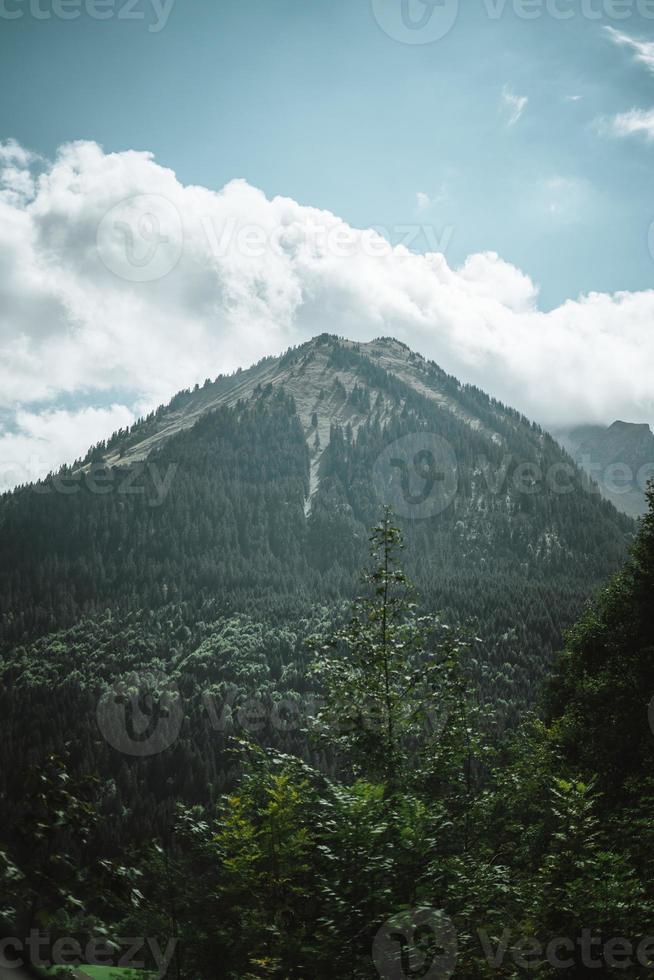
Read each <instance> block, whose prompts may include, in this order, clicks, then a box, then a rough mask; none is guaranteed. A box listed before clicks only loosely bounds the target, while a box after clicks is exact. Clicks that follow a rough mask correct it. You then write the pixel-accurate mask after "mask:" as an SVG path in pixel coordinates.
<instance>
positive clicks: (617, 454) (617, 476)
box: [558, 420, 654, 517]
mask: <svg viewBox="0 0 654 980" xmlns="http://www.w3.org/2000/svg"><path fill="white" fill-rule="evenodd" d="M558 438H559V440H560V442H561V444H562V445H563V446H565V448H566V449H568V451H569V452H570V454H571V455H572V456H573V457H574V459H575V460H576V461H577V463H578V464H579V465H580V466H581V467H582V468H583V469H584V470H585V471H586V472H587V473H588V474H589V476H591V477H592V479H593V480H595V481H596V482H597V485H598V486H599V488H600V490H601V492H602V495H603V496H604V497H606V499H607V500H610V501H611V502H612V503H613V504H615V506H616V507H617V508H618V510H621V511H623V512H624V513H625V514H630V515H631V516H632V517H640V516H642V515H643V514H645V513H646V512H647V500H646V497H645V490H646V489H647V484H648V483H649V481H650V480H651V479H652V478H653V477H654V434H653V433H652V430H651V429H650V427H649V425H647V424H646V423H641V424H638V423H634V422H622V421H619V420H618V421H616V422H614V423H613V424H612V425H610V426H608V427H607V428H605V427H604V426H601V425H586V426H579V427H578V428H576V429H572V430H571V431H570V432H564V433H560V434H558Z"/></svg>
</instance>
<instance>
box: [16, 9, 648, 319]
mask: <svg viewBox="0 0 654 980" xmlns="http://www.w3.org/2000/svg"><path fill="white" fill-rule="evenodd" d="M33 2H36V0H33ZM124 2H125V0H116V4H117V8H116V10H117V12H118V11H120V10H121V7H122V5H123V4H124ZM393 2H394V0H389V3H393ZM398 2H399V0H398ZM414 2H416V3H418V0H414ZM39 3H40V4H41V7H40V8H38V9H43V10H44V11H50V12H51V8H50V7H49V0H39ZM588 3H589V4H590V9H591V10H592V11H593V12H599V11H602V10H603V13H602V14H601V16H600V19H593V20H591V19H589V18H588V16H584V14H583V12H582V9H581V4H580V3H566V2H565V0H561V9H563V10H565V9H570V10H573V11H574V16H573V17H571V18H569V19H567V20H560V19H556V18H554V17H553V16H551V15H550V14H548V13H547V11H546V10H545V9H542V10H541V15H540V16H539V17H538V18H537V19H533V20H527V19H524V17H521V16H520V15H519V12H520V9H521V8H518V10H516V8H515V7H514V5H512V3H510V2H509V3H507V4H506V6H505V7H504V9H503V12H502V14H501V16H499V17H493V16H489V13H488V7H487V5H486V4H485V3H484V0H466V4H465V6H463V5H462V9H461V10H460V11H459V16H458V19H457V21H456V23H455V25H454V26H453V28H452V29H451V30H450V31H449V33H448V34H447V35H446V36H445V37H444V38H442V39H440V40H438V41H436V42H435V43H427V44H422V45H419V44H405V43H400V42H398V41H397V40H395V39H394V38H391V37H389V36H388V35H387V34H386V33H384V31H383V30H382V29H381V28H380V26H379V24H378V23H377V21H376V19H375V16H374V11H373V8H372V5H371V3H370V2H368V0H331V2H329V3H327V2H324V0H320V2H318V0H291V2H288V0H248V2H247V3H225V2H213V3H209V2H206V0H176V2H175V3H174V4H173V6H172V9H171V11H170V15H169V17H168V19H167V22H166V23H165V26H163V28H162V29H160V30H158V31H154V30H152V28H153V27H157V26H159V24H158V21H157V17H156V15H155V12H154V10H153V8H152V7H151V5H150V0H138V4H137V5H136V6H135V7H134V9H133V11H132V12H133V14H134V15H135V16H137V15H139V14H140V15H141V16H142V17H143V19H142V20H141V19H139V20H136V19H134V20H126V19H123V18H122V17H119V16H113V17H111V18H109V19H107V20H103V21H99V20H96V19H94V18H93V17H90V16H89V15H88V14H87V13H85V12H84V11H83V8H82V11H81V12H80V16H79V17H77V19H75V20H70V21H63V20H61V19H58V18H57V17H55V16H51V17H50V18H49V19H42V20H38V19H36V18H35V17H34V16H33V15H32V14H31V13H30V7H29V2H28V0H24V2H22V0H5V3H4V9H9V10H16V11H19V10H20V11H21V12H22V14H23V15H22V16H21V17H20V18H16V19H12V20H10V21H5V22H3V23H2V24H1V28H2V29H1V31H0V82H1V84H0V132H2V134H3V136H4V137H5V138H6V137H14V138H15V139H17V140H18V141H19V142H20V143H21V144H22V145H23V146H26V147H29V148H30V149H32V150H35V151H37V152H40V153H43V154H45V155H51V154H52V153H54V151H55V149H56V147H57V146H59V145H60V144H61V143H63V142H65V141H67V140H72V139H91V140H95V141H97V142H99V143H100V144H101V145H102V146H103V147H104V148H105V150H107V151H115V150H125V149H129V148H135V149H146V150H149V151H152V152H153V153H154V154H155V157H156V159H157V161H158V162H159V163H161V164H162V165H165V166H169V167H172V168H173V169H174V170H175V171H176V173H177V175H178V177H179V178H180V180H182V181H183V182H184V183H200V184H203V185H205V186H207V187H211V188H216V189H218V188H220V187H221V186H222V185H223V184H225V183H226V182H227V181H228V180H230V179H232V178H234V177H244V178H246V179H247V180H248V181H249V182H250V183H252V184H254V185H255V186H257V187H260V188H262V189H263V190H264V191H265V192H266V193H267V194H268V195H275V194H284V195H288V196H290V197H293V198H294V199H295V200H297V201H299V202H301V203H304V204H311V205H315V206H318V207H323V208H328V209H330V210H332V211H334V212H335V213H337V214H339V215H341V216H342V217H343V218H344V219H345V220H347V221H348V222H349V223H350V224H352V225H355V226H362V227H365V226H368V225H379V226H382V227H384V228H388V229H391V230H392V229H393V228H394V227H395V226H397V225H403V224H407V223H411V222H416V220H422V218H423V217H425V213H426V214H427V217H428V219H429V221H430V222H432V223H433V224H434V226H435V227H436V229H437V230H441V229H443V228H451V229H452V231H451V237H450V240H449V244H448V249H447V256H448V260H449V261H451V262H453V263H455V264H456V263H458V262H460V261H462V260H463V259H464V258H465V256H466V255H468V254H469V253H471V252H476V251H481V250H488V249H490V250H495V251H497V252H499V253H500V255H502V257H503V258H504V259H506V260H507V261H511V262H513V263H515V264H516V265H518V266H519V267H520V268H521V269H523V270H524V271H526V272H527V273H528V274H529V275H531V276H532V278H533V279H534V280H535V281H536V282H537V283H538V284H539V285H540V287H541V305H542V306H543V307H544V308H546V309H547V308H549V307H551V306H553V305H555V304H558V303H560V302H562V301H563V300H564V299H566V298H567V297H575V296H577V295H578V294H579V293H580V292H586V291H589V290H601V291H613V290H617V289H643V288H649V287H650V286H651V285H652V284H653V283H654V264H653V262H652V258H651V256H650V253H649V250H648V246H647V241H648V237H647V236H648V228H649V224H650V222H651V220H652V218H654V168H652V166H651V161H652V155H653V153H654V146H652V145H650V144H649V143H648V142H647V140H646V139H644V138H643V137H642V136H641V137H638V136H635V137H631V138H627V139H616V138H610V137H607V136H606V135H602V134H601V133H599V132H598V130H597V120H598V118H601V117H610V116H612V115H615V114H616V113H620V112H624V111H627V110H629V109H631V108H632V107H634V106H636V107H641V108H648V107H650V106H651V105H654V75H652V74H651V73H650V72H648V71H647V70H646V68H645V67H644V66H643V65H642V64H638V63H637V62H636V61H635V60H634V58H633V56H632V52H631V51H630V50H629V49H628V48H626V47H624V46H619V45H616V44H615V43H613V42H612V41H611V38H610V36H609V35H608V33H607V32H606V30H604V29H603V28H604V27H606V26H607V25H608V26H613V27H614V29H616V30H619V31H623V32H625V33H626V34H629V35H630V36H633V37H638V38H654V20H651V19H646V18H643V17H642V16H640V15H639V14H638V11H637V9H636V3H635V0H634V4H633V5H629V4H627V5H626V7H625V6H624V5H623V8H621V9H623V10H626V11H627V12H628V13H629V16H628V17H627V18H624V19H620V20H617V19H615V18H613V17H611V16H609V14H610V13H611V10H612V8H611V7H610V5H608V4H607V3H604V4H603V3H602V0H595V3H594V4H593V3H592V2H591V0H588ZM71 9H73V10H74V8H71ZM491 9H493V8H492V5H491ZM525 9H526V8H525ZM533 9H534V10H536V11H538V7H535V8H533ZM586 12H588V10H587V11H586ZM503 91H505V92H507V91H508V92H509V93H512V94H513V95H515V96H516V97H526V98H527V99H528V103H527V104H526V107H525V109H524V112H523V113H522V116H521V118H520V119H519V120H518V121H517V122H516V123H515V124H514V125H509V124H508V118H507V117H508V113H507V112H503V111H502V108H501V106H502V93H503ZM572 96H574V97H577V96H580V97H581V98H575V101H571V100H570V97H572ZM419 192H421V193H423V194H425V195H427V196H428V197H429V199H430V201H432V202H434V203H433V204H431V205H430V206H429V207H427V208H426V209H425V210H424V211H423V212H422V213H419V212H418V209H417V207H416V195H417V194H418V193H419ZM414 247H416V248H418V249H419V248H421V247H422V248H425V247H426V246H425V243H424V242H423V241H421V240H417V241H416V242H415V245H414Z"/></svg>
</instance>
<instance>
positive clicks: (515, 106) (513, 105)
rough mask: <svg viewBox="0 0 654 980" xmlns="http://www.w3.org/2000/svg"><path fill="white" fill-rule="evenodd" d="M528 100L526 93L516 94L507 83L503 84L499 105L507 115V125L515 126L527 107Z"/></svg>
mask: <svg viewBox="0 0 654 980" xmlns="http://www.w3.org/2000/svg"><path fill="white" fill-rule="evenodd" d="M528 102H529V99H528V98H527V96H526V95H516V94H515V93H514V92H512V91H511V89H510V88H509V87H508V85H505V86H504V88H503V89H502V100H501V105H502V108H503V110H504V112H505V113H506V116H507V126H515V124H516V123H517V122H518V120H519V119H520V117H521V116H522V114H523V112H524V111H525V109H526V108H527V104H528Z"/></svg>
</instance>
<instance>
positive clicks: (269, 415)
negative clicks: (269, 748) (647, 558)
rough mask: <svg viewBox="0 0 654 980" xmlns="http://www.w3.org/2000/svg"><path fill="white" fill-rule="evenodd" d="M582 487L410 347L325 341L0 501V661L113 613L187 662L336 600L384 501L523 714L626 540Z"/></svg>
mask: <svg viewBox="0 0 654 980" xmlns="http://www.w3.org/2000/svg"><path fill="white" fill-rule="evenodd" d="M591 490H592V488H591V487H590V484H589V483H588V481H587V479H586V478H585V476H584V475H583V473H582V472H581V471H580V470H579V469H578V468H577V467H576V466H575V465H574V464H573V462H572V460H571V459H570V458H569V457H568V456H567V455H566V454H565V452H563V451H562V450H561V448H560V446H559V445H558V443H557V442H555V441H554V439H552V438H551V437H550V436H549V435H548V434H547V433H545V432H543V431H542V430H541V429H540V428H539V427H538V426H537V425H535V424H534V423H531V422H529V421H528V420H527V419H525V418H524V417H522V416H521V415H520V414H519V413H517V412H515V411H513V410H512V409H510V408H507V407H506V406H504V405H502V404H501V403H499V402H497V401H495V400H493V399H492V398H490V397H489V396H487V395H486V394H484V393H483V392H481V391H480V390H479V389H477V388H474V387H471V386H468V385H462V384H460V383H459V382H458V381H457V380H456V379H455V378H452V377H450V376H448V375H447V374H446V373H445V372H444V371H442V370H441V369H440V368H439V367H438V366H437V365H436V364H434V363H432V362H429V361H426V360H425V359H424V358H423V357H421V356H420V355H418V354H416V353H414V352H412V351H411V350H409V349H408V348H407V347H406V346H405V345H404V344H402V343H400V342H398V341H396V340H393V339H392V338H381V339H379V340H375V341H373V342H371V343H368V344H355V343H352V342H349V341H347V340H341V339H338V338H336V337H333V336H329V335H322V336H320V337H317V338H315V339H314V340H312V341H310V342H309V343H307V344H304V345H303V346H301V347H299V348H296V349H291V350H289V351H288V352H287V353H286V354H284V355H282V356H280V357H275V358H273V357H269V358H266V359H264V360H262V361H261V362H259V363H258V364H256V365H255V366H254V367H251V368H249V369H247V370H241V371H237V372H236V373H235V374H233V375H230V376H219V377H217V378H216V379H215V380H214V381H210V380H207V381H206V382H205V383H204V385H203V386H202V387H200V386H199V385H198V386H196V388H195V389H194V390H192V391H183V392H180V393H179V394H178V395H176V396H175V397H174V398H173V399H172V401H171V402H170V404H169V405H167V406H163V407H161V408H160V409H158V410H157V411H156V412H154V413H152V414H151V415H150V416H149V417H148V418H146V419H143V420H141V421H140V422H138V423H137V424H135V425H134V426H133V427H132V428H131V429H130V430H129V431H121V432H118V433H116V434H115V435H114V436H113V437H112V438H111V439H110V440H108V441H107V442H106V443H105V442H103V443H100V444H99V445H97V446H96V447H94V448H93V449H92V450H91V451H90V452H89V454H88V455H87V457H86V458H85V459H84V460H81V461H78V462H77V463H76V464H75V465H73V466H70V467H64V468H63V469H62V470H61V471H60V472H59V473H57V474H53V475H52V476H51V477H49V478H48V479H47V480H45V481H42V482H41V483H39V484H36V485H34V486H28V487H24V488H21V489H19V490H17V491H15V492H13V493H10V494H6V495H4V497H3V498H2V499H0V651H2V650H3V649H4V650H5V651H11V650H12V649H15V648H16V647H17V646H18V645H21V647H22V645H24V644H26V643H27V644H29V643H32V642H35V641H39V642H40V643H41V644H43V642H47V636H48V635H50V634H53V633H55V632H57V631H61V630H69V629H71V628H73V627H75V626H76V624H78V623H79V622H80V621H81V620H85V621H86V620H93V621H95V620H97V618H98V617H102V616H104V615H106V614H109V613H110V614H111V616H113V617H123V618H124V617H126V616H128V617H129V616H135V615H136V616H141V617H147V618H149V620H150V621H151V622H154V621H155V620H156V622H157V623H159V626H158V627H157V629H159V630H160V629H162V628H163V627H161V623H164V622H165V623H169V624H173V625H172V626H170V627H169V628H170V629H173V630H174V631H175V635H176V636H177V635H178V634H179V635H180V636H184V637H185V644H186V645H184V643H183V644H182V647H181V648H180V651H179V652H180V655H181V654H182V653H184V655H187V654H188V653H189V652H192V651H191V650H189V649H188V647H189V645H191V646H192V643H193V642H195V639H197V637H198V635H199V634H198V629H197V624H198V623H199V622H200V623H203V624H206V623H208V622H213V621H216V620H217V619H218V618H220V617H229V616H233V615H237V614H243V613H247V614H248V615H251V616H252V617H253V619H254V620H255V621H257V622H262V621H266V622H268V621H270V620H271V619H272V620H273V621H275V622H279V621H290V620H292V619H293V617H295V618H297V617H301V616H303V615H305V613H306V612H307V610H312V609H315V607H316V604H323V605H324V604H327V605H329V604H334V603H336V604H338V603H340V602H342V600H344V599H347V598H349V597H351V596H352V595H353V594H354V593H355V592H356V590H357V588H358V576H359V569H360V568H361V567H362V565H363V564H364V563H365V560H366V553H367V541H368V529H369V527H370V526H371V525H372V524H373V523H374V522H375V520H376V519H377V517H378V515H379V511H380V508H381V506H382V505H384V504H390V505H391V506H392V508H393V510H394V512H395V514H396V516H397V519H398V521H399V523H400V524H401V526H402V528H403V531H404V535H405V540H406V564H407V566H408V569H409V571H410V573H411V575H412V576H413V578H414V579H415V581H416V583H417V585H418V587H419V589H420V591H421V593H422V596H423V602H424V603H425V605H426V606H427V607H428V608H430V609H438V610H441V611H442V613H443V615H444V616H445V617H446V618H447V619H449V620H450V621H456V622H463V621H465V622H470V623H471V624H472V626H473V629H474V631H475V633H477V634H478V635H479V636H480V637H481V639H482V641H483V642H482V646H481V648H480V650H479V651H478V653H477V655H476V661H475V668H474V669H475V674H476V678H477V682H478V684H479V686H480V689H483V690H484V692H485V693H487V694H488V695H489V696H492V698H493V699H494V700H495V701H497V700H498V699H499V700H501V701H502V702H503V709H502V710H503V712H504V713H505V715H506V717H507V718H510V717H515V716H516V715H517V713H519V711H520V706H521V705H522V706H524V705H525V704H527V703H530V702H531V700H532V699H533V697H534V692H535V690H536V685H535V680H537V679H538V678H540V677H542V675H543V673H544V671H545V670H546V669H547V664H548V663H549V660H550V658H551V655H552V652H553V650H555V649H557V648H558V646H559V644H560V642H561V636H562V630H563V629H564V628H565V627H566V626H567V625H568V624H570V623H572V622H573V621H574V619H575V617H576V616H577V615H578V614H579V612H580V610H581V609H582V607H583V604H584V602H585V600H586V597H587V596H588V594H589V593H590V591H591V590H592V589H593V588H594V587H595V586H596V585H597V584H598V583H599V582H601V581H603V580H604V579H605V578H606V577H607V576H608V575H609V574H610V573H611V572H613V571H614V570H615V569H616V568H617V567H618V565H619V563H620V562H621V560H622V559H623V557H624V554H625V550H626V547H627V544H628V542H629V540H630V539H631V537H632V534H633V530H634V527H633V524H632V522H631V521H630V520H629V519H628V518H626V517H625V516H623V515H620V514H618V513H617V511H616V510H615V509H614V508H613V507H612V506H611V505H610V504H609V503H607V502H606V501H603V500H602V499H601V498H600V497H599V495H598V494H596V493H593V492H591ZM115 628H116V629H117V630H118V629H119V627H118V625H117V624H116V626H115ZM44 637H45V638H46V641H44V640H43V638H44ZM159 639H160V637H159V638H158V639H157V643H158V642H159ZM182 648H183V649H182ZM39 656H40V655H39Z"/></svg>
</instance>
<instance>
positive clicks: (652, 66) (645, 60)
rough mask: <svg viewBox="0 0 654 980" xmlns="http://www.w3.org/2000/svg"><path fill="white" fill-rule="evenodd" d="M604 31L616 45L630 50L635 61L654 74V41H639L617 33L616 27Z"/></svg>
mask: <svg viewBox="0 0 654 980" xmlns="http://www.w3.org/2000/svg"><path fill="white" fill-rule="evenodd" d="M604 30H605V31H606V33H607V34H608V36H609V37H610V38H611V40H612V41H613V43H614V44H619V45H621V46H622V47H627V48H629V49H630V50H631V51H632V52H633V54H634V59H635V60H636V61H638V62H639V63H640V64H642V65H645V67H646V68H647V70H648V71H651V72H653V73H654V41H639V40H638V39H637V38H633V37H631V36H630V35H629V34H623V33H622V32H621V31H617V30H616V29H615V27H605V28H604Z"/></svg>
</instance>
